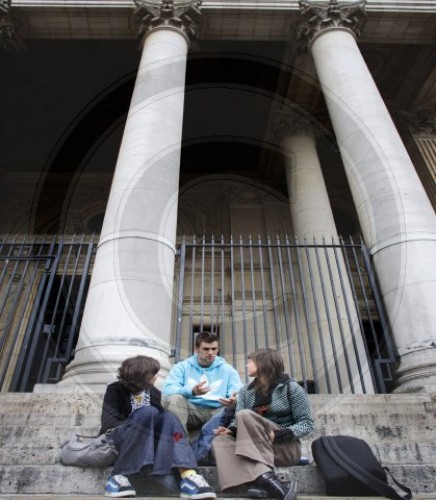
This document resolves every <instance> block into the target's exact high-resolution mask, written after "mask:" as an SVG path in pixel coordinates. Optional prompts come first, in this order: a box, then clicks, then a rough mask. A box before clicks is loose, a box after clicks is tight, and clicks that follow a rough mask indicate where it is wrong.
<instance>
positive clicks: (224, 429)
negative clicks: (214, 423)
mask: <svg viewBox="0 0 436 500" xmlns="http://www.w3.org/2000/svg"><path fill="white" fill-rule="evenodd" d="M213 433H214V434H215V436H221V435H222V434H231V433H232V431H231V430H230V429H227V427H222V426H221V425H220V426H219V427H217V428H216V429H214V430H213Z"/></svg>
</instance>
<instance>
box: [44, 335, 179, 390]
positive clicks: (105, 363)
mask: <svg viewBox="0 0 436 500" xmlns="http://www.w3.org/2000/svg"><path fill="white" fill-rule="evenodd" d="M138 355H143V356H149V357H152V358H155V359H157V360H158V361H159V363H160V371H159V374H158V380H157V381H156V386H157V387H158V388H160V385H161V384H162V382H163V380H164V379H165V377H166V375H167V374H168V372H169V371H170V369H171V363H170V360H169V354H168V353H167V352H164V351H162V350H159V349H154V348H152V347H145V346H138V345H125V344H121V345H116V344H111V345H106V346H101V345H100V346H90V347H84V348H82V349H80V350H79V351H78V352H77V353H76V357H75V359H74V360H73V361H72V362H71V363H70V364H69V365H68V367H67V369H66V372H65V374H64V376H63V378H62V380H61V381H60V382H59V383H58V384H56V385H57V386H58V387H67V386H70V385H72V386H75V387H76V388H77V391H78V392H92V391H93V388H96V390H97V391H98V390H99V388H100V387H104V388H105V387H106V386H107V384H109V383H111V382H114V381H115V380H117V373H118V368H119V367H120V366H121V363H122V362H123V361H124V360H125V359H127V358H130V357H133V356H138ZM41 385H44V384H41ZM79 388H81V389H79ZM73 392H74V391H73Z"/></svg>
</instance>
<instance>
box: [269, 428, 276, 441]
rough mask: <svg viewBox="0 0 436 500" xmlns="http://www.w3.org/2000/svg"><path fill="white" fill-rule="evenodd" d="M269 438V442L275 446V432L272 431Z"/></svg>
mask: <svg viewBox="0 0 436 500" xmlns="http://www.w3.org/2000/svg"><path fill="white" fill-rule="evenodd" d="M268 437H269V442H270V443H271V444H274V439H275V434H274V431H273V430H271V431H269V432H268Z"/></svg>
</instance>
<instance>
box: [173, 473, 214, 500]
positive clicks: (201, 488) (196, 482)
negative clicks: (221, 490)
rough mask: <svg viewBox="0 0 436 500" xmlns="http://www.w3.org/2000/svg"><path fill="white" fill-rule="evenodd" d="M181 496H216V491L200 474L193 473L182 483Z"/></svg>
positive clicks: (197, 497) (193, 497) (194, 498)
mask: <svg viewBox="0 0 436 500" xmlns="http://www.w3.org/2000/svg"><path fill="white" fill-rule="evenodd" d="M180 498H192V499H193V500H196V499H200V498H216V493H215V492H214V491H213V489H212V488H211V487H210V486H209V483H208V482H207V481H206V480H205V479H204V477H203V476H201V475H200V474H193V475H192V476H188V477H186V478H185V479H182V482H181V483H180Z"/></svg>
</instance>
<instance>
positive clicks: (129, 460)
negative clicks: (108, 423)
mask: <svg viewBox="0 0 436 500" xmlns="http://www.w3.org/2000/svg"><path fill="white" fill-rule="evenodd" d="M112 437H113V440H114V444H115V446H116V448H117V449H118V453H119V454H118V458H117V460H116V461H115V464H114V467H113V471H112V474H113V475H115V474H122V475H124V476H127V475H130V474H136V473H138V472H139V471H140V470H141V469H142V468H143V467H144V466H146V465H148V466H151V467H152V470H151V474H152V475H157V476H164V475H167V474H170V473H171V472H172V469H174V468H178V467H186V468H190V469H191V468H193V469H195V468H196V467H197V461H196V459H195V456H194V453H193V451H192V448H191V446H190V444H189V443H188V441H187V440H186V437H185V433H184V431H183V427H182V425H181V423H180V421H179V420H178V419H177V417H175V416H174V415H172V414H171V413H168V412H159V410H158V409H157V408H155V407H154V406H143V407H142V408H139V409H138V410H135V411H134V412H132V413H131V414H130V415H129V417H128V418H127V420H125V421H124V422H123V423H122V424H121V425H120V426H119V427H117V428H115V429H114V431H113V433H112Z"/></svg>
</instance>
